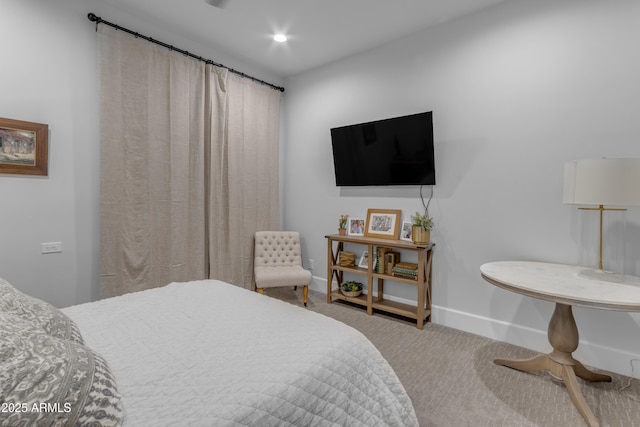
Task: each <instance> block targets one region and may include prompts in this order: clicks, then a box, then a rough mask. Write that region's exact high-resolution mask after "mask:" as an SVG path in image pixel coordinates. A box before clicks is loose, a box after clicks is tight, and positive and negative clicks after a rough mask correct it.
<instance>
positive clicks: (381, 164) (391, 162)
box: [331, 111, 436, 187]
mask: <svg viewBox="0 0 640 427" xmlns="http://www.w3.org/2000/svg"><path fill="white" fill-rule="evenodd" d="M331 144H332V146H333V165H334V168H335V175H336V185H337V186H339V187H341V186H369V185H435V183H436V171H435V162H434V157H433V117H432V112H431V111H429V112H425V113H418V114H411V115H408V116H402V117H394V118H391V119H385V120H377V121H373V122H367V123H359V124H354V125H349V126H342V127H336V128H332V129H331Z"/></svg>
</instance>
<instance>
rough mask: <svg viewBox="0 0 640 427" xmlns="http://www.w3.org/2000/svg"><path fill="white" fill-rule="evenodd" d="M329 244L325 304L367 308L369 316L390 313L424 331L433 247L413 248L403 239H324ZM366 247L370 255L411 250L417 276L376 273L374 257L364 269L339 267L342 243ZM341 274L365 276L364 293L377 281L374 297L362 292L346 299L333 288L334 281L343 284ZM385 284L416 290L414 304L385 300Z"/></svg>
mask: <svg viewBox="0 0 640 427" xmlns="http://www.w3.org/2000/svg"><path fill="white" fill-rule="evenodd" d="M326 238H327V241H328V260H329V265H328V271H327V303H329V304H331V303H332V302H333V301H347V302H350V303H353V304H356V305H359V306H362V307H364V308H366V310H367V314H369V315H372V314H373V311H374V310H377V311H381V312H385V313H391V314H395V315H398V316H402V317H406V318H409V319H413V320H415V321H416V327H417V328H418V329H423V327H424V323H425V322H428V321H429V319H430V317H431V262H432V258H433V247H434V245H433V244H431V243H429V244H426V245H415V244H413V243H411V242H407V241H402V240H385V239H376V238H367V237H360V236H341V235H330V236H326ZM345 243H349V244H361V245H366V246H367V250H368V253H369V254H374V253H375V250H376V248H377V247H379V246H380V247H390V248H393V249H406V250H413V251H416V252H417V253H418V263H417V265H418V273H417V277H416V278H415V279H407V278H403V277H396V276H391V275H389V274H381V273H377V272H375V270H374V257H373V256H369V258H368V265H367V267H366V268H364V267H356V266H353V267H345V266H342V265H340V264H339V254H340V252H341V251H342V250H343V248H344V244H345ZM344 273H353V274H359V275H364V276H366V279H367V290H368V291H369V292H371V291H372V290H373V287H374V281H375V282H377V296H374V295H373V294H371V293H363V294H361V295H359V296H357V297H348V296H346V295H344V294H343V293H342V292H340V289H338V288H335V287H334V281H333V279H334V278H335V279H336V282H337V284H338V285H339V284H340V283H342V281H343V278H344ZM386 282H397V283H407V284H410V285H412V286H415V287H416V290H417V297H418V298H417V303H416V305H410V304H403V303H399V302H396V301H392V300H389V299H385V298H384V285H385V283H386Z"/></svg>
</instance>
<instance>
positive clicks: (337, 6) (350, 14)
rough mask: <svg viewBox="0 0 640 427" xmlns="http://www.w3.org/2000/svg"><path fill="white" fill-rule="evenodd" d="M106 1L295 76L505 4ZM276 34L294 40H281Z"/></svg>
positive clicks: (467, 0)
mask: <svg viewBox="0 0 640 427" xmlns="http://www.w3.org/2000/svg"><path fill="white" fill-rule="evenodd" d="M103 1H105V2H107V3H111V4H112V5H115V6H116V7H119V8H123V9H124V10H127V11H129V12H130V13H132V14H135V15H140V16H142V17H144V19H146V20H148V21H150V22H152V23H154V24H159V25H162V26H163V27H165V28H167V29H169V30H170V31H172V32H174V33H176V34H179V35H181V36H184V37H186V38H188V39H190V40H194V41H196V42H200V43H205V44H207V45H212V46H213V47H214V48H215V49H216V50H222V51H225V52H227V53H229V54H231V55H233V56H234V57H237V58H238V59H240V60H242V61H243V62H245V63H247V64H251V65H252V66H256V67H258V68H260V69H263V70H265V71H268V72H270V73H272V74H274V75H277V76H281V77H287V76H291V75H294V74H298V73H301V72H303V71H307V70H309V69H311V68H314V67H317V66H320V65H324V64H327V63H330V62H332V61H335V60H338V59H340V58H344V57H347V56H349V55H353V54H356V53H359V52H363V51H366V50H368V49H371V48H374V47H376V46H379V45H381V44H384V43H386V42H389V41H391V40H394V39H398V38H401V37H403V36H407V35H409V34H412V33H415V32H418V31H420V30H423V29H425V28H427V27H429V26H432V25H435V24H438V23H442V22H445V21H448V20H451V19H453V18H456V17H459V16H462V15H466V14H469V13H473V12H475V11H478V10H480V9H483V8H486V7H488V6H491V5H493V4H496V3H500V2H502V1H505V0H227V1H224V2H223V3H224V7H223V8H216V7H213V6H211V5H209V4H207V2H206V1H205V0H179V1H178V0H103ZM103 18H104V19H106V20H107V21H108V20H109V18H108V17H106V16H105V17H103ZM115 23H116V24H117V22H115ZM131 29H132V30H134V31H136V29H135V28H131ZM275 33H285V34H287V36H288V37H289V41H288V42H286V43H284V44H280V43H277V42H275V41H273V40H272V37H273V35H274V34H275ZM163 41H165V42H169V43H171V41H170V40H163ZM178 47H180V48H184V49H187V48H188V47H182V46H178ZM210 59H213V60H214V61H215V60H216V58H210ZM240 71H242V70H240Z"/></svg>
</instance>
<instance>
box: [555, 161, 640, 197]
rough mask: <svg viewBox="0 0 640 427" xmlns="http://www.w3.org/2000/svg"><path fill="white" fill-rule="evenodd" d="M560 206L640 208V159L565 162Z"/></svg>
mask: <svg viewBox="0 0 640 427" xmlns="http://www.w3.org/2000/svg"><path fill="white" fill-rule="evenodd" d="M562 202H563V203H570V204H577V205H607V206H640V159H630V158H628V159H593V160H576V161H573V162H567V163H566V164H565V168H564V193H563V199H562Z"/></svg>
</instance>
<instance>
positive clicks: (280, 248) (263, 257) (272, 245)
mask: <svg viewBox="0 0 640 427" xmlns="http://www.w3.org/2000/svg"><path fill="white" fill-rule="evenodd" d="M255 242H256V247H255V255H254V268H258V267H278V266H280V267H282V266H294V265H299V266H302V251H301V249H300V233H298V232H297V231H258V232H256V234H255Z"/></svg>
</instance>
